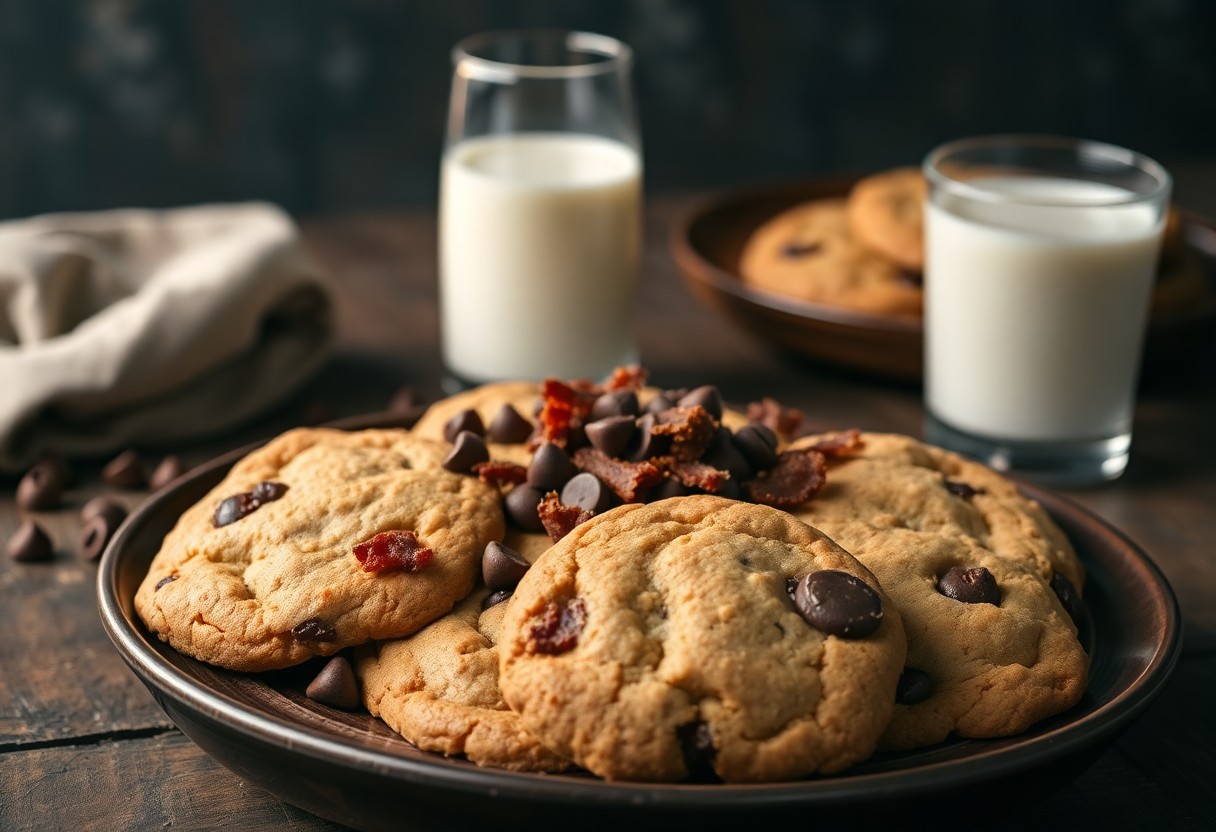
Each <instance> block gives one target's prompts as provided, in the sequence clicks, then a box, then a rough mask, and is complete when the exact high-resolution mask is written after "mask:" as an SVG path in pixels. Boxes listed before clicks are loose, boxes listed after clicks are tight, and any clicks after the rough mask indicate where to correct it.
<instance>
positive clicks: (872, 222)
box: [845, 168, 929, 273]
mask: <svg viewBox="0 0 1216 832" xmlns="http://www.w3.org/2000/svg"><path fill="white" fill-rule="evenodd" d="M928 194H929V187H928V185H927V184H926V182H925V176H924V174H923V173H921V171H920V169H919V168H895V169H894V170H889V171H884V172H882V173H876V174H874V175H872V176H867V177H866V178H865V179H862V180H861V181H860V182H858V183H857V184H856V185H854V186H853V189H852V190H851V191H849V198H848V204H847V206H846V209H845V210H846V212H847V214H848V223H849V229H850V230H851V231H852V232H853V236H855V237H856V238H857V239H858V240H859V241H860V242H861V244H862V245H864V246H866V247H867V248H869V249H871V250H872V251H875V252H877V253H878V254H881V255H882V256H883V257H885V258H887V259H888V260H891V261H893V262H894V263H896V264H897V265H899V266H902V267H903V268H905V269H908V270H909V271H912V272H916V273H920V272H923V271H924V269H925V199H926V198H927V197H928Z"/></svg>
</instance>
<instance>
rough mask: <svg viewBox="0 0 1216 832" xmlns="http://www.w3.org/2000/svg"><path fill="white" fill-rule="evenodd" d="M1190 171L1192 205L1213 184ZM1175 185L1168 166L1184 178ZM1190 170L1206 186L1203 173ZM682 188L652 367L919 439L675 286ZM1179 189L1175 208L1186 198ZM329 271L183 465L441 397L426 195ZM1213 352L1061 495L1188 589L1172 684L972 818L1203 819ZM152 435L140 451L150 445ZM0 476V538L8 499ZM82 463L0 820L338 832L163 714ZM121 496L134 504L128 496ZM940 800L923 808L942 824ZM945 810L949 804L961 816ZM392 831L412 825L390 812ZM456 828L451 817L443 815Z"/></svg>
mask: <svg viewBox="0 0 1216 832" xmlns="http://www.w3.org/2000/svg"><path fill="white" fill-rule="evenodd" d="M1205 173H1207V174H1208V176H1207V178H1205V179H1199V180H1194V179H1193V180H1191V181H1192V183H1193V184H1192V186H1191V190H1190V191H1187V190H1186V189H1185V188H1184V187H1180V188H1179V192H1180V194H1182V193H1191V194H1193V196H1194V198H1193V199H1192V202H1191V203H1190V207H1193V208H1197V209H1200V210H1206V211H1207V212H1208V213H1209V214H1211V213H1216V205H1202V204H1195V202H1199V201H1202V199H1203V198H1207V199H1212V197H1211V196H1208V195H1210V194H1212V193H1213V191H1212V190H1210V189H1207V188H1206V185H1210V184H1211V180H1212V178H1213V177H1211V176H1210V171H1206V172H1205ZM1183 184H1184V182H1183V180H1182V179H1181V177H1180V186H1181V185H1183ZM1200 184H1204V185H1205V187H1200ZM686 204H687V200H683V199H677V198H664V199H658V200H652V201H651V204H650V205H649V208H648V217H647V241H648V244H647V249H646V261H645V265H644V278H645V279H644V282H643V289H642V303H641V312H640V314H639V338H640V343H641V348H642V352H643V360H644V362H645V363H646V365H647V366H648V367H649V369H650V370H651V371H652V379H653V380H654V381H655V382H656V383H658V384H660V385H669V386H685V385H690V384H698V383H704V382H709V381H712V382H713V383H716V384H717V385H718V386H719V387H720V388H721V389H722V390H723V392H724V393H725V394H726V396H727V397H728V398H729V399H731V400H737V401H746V400H749V399H752V398H758V397H759V396H761V395H765V394H771V395H775V396H777V397H778V398H780V399H781V400H783V401H784V402H785V403H787V404H789V405H792V406H796V407H800V408H801V409H803V410H804V411H805V412H806V413H807V414H808V415H809V416H810V417H811V418H813V419H815V420H817V421H823V422H827V423H835V424H841V425H853V426H858V427H862V428H866V429H877V430H891V431H900V432H906V433H910V434H913V435H919V434H920V432H921V422H922V419H923V416H924V410H923V408H922V404H921V397H920V390H919V389H918V388H917V387H915V386H911V385H901V384H895V383H890V382H883V381H876V380H872V379H865V378H860V377H854V376H852V375H850V374H848V373H843V372H838V371H833V370H829V369H825V368H822V367H816V366H813V365H810V364H807V363H804V362H799V361H796V360H793V359H790V358H788V357H785V356H782V355H778V354H776V353H775V352H773V351H771V350H769V349H767V348H766V347H765V346H764V345H762V344H761V343H759V342H758V341H757V340H755V339H754V338H752V337H751V336H749V335H748V334H746V333H745V332H743V331H741V330H739V329H737V328H736V327H735V326H733V325H732V324H730V323H728V322H726V321H725V320H724V319H721V318H719V317H717V315H716V314H715V313H713V312H711V311H709V310H707V309H705V308H703V307H701V306H700V305H699V304H698V303H697V302H696V301H695V300H694V299H693V297H692V296H691V295H690V294H689V292H688V291H687V290H686V289H685V287H684V286H683V284H682V283H681V281H680V279H679V277H678V274H677V272H676V269H675V266H674V264H673V263H672V261H671V259H670V258H669V256H668V253H667V248H666V232H667V228H668V226H669V224H670V222H671V220H672V218H673V216H674V215H675V213H676V212H677V211H678V210H679V209H681V208H682V207H684V206H685V205H686ZM1184 204H1187V203H1185V202H1184ZM305 233H306V237H307V240H308V242H309V244H310V245H311V246H312V248H313V249H314V251H315V253H316V254H317V255H318V257H319V258H320V260H321V261H322V262H323V263H324V264H325V265H326V266H327V267H328V269H329V270H330V272H331V273H332V274H333V275H334V277H335V279H336V280H335V283H336V287H337V310H338V321H339V327H340V338H339V344H338V347H337V350H336V352H335V354H334V357H333V360H332V362H331V363H330V365H329V366H328V367H327V368H326V369H325V370H324V371H322V372H321V373H320V375H319V376H318V377H317V378H316V379H315V381H314V382H313V383H312V384H311V385H310V386H309V387H308V389H307V390H305V391H304V392H303V393H301V394H300V395H299V396H298V397H296V398H295V399H293V400H292V401H290V402H288V403H286V404H285V405H284V406H282V407H281V408H280V409H278V410H277V411H276V412H274V413H272V414H269V415H267V416H266V417H265V418H263V419H262V420H261V421H260V422H259V423H258V424H254V425H250V426H248V427H247V428H246V429H244V430H242V431H241V432H240V433H239V434H229V435H225V436H220V437H215V438H214V439H212V440H209V441H207V442H202V443H198V444H195V445H192V446H190V447H183V448H175V449H173V450H174V451H175V452H177V453H178V454H179V455H181V456H182V457H183V458H184V459H185V460H186V462H187V463H189V464H196V463H199V462H202V461H204V460H206V459H208V458H210V457H212V456H214V455H215V454H217V453H219V452H222V451H225V450H228V449H230V448H233V447H237V446H239V445H241V444H243V443H244V442H246V441H248V440H250V439H253V438H261V437H264V436H268V435H271V434H273V433H275V432H278V431H280V430H282V429H284V428H286V427H289V426H291V425H293V424H298V423H300V422H302V421H303V420H305V419H306V418H307V416H308V415H311V416H313V417H315V416H316V415H317V414H318V413H319V412H321V411H319V410H318V408H317V405H322V406H323V407H324V409H328V411H329V413H330V414H331V415H333V416H346V415H353V414H358V413H363V412H370V411H374V410H379V409H381V408H382V407H383V405H384V404H385V403H386V401H387V400H388V398H389V397H390V395H391V394H392V393H393V391H395V390H396V389H397V388H398V387H400V386H401V385H404V384H407V383H408V384H413V385H414V386H415V387H416V388H417V389H418V390H419V391H420V392H421V393H422V394H424V395H426V396H429V397H434V396H437V395H438V394H439V387H438V385H439V379H440V368H439V361H438V330H437V326H438V325H437V315H436V288H435V278H434V274H435V242H434V241H435V223H434V218H433V216H432V215H431V214H428V213H418V214H399V215H393V216H383V215H380V216H359V217H349V218H334V219H325V220H318V221H312V222H308V223H306V224H305ZM1214 359H1216V351H1213V350H1211V349H1209V350H1207V351H1206V353H1205V354H1204V355H1202V356H1196V360H1195V361H1194V363H1193V364H1192V365H1191V367H1190V368H1189V371H1185V372H1180V373H1178V374H1177V375H1175V376H1173V377H1170V378H1167V379H1156V380H1150V383H1147V384H1146V385H1145V386H1144V389H1143V390H1142V393H1141V397H1140V400H1139V402H1138V406H1137V410H1136V421H1135V442H1134V447H1133V457H1132V462H1131V465H1130V467H1129V469H1128V471H1127V473H1126V475H1125V476H1124V477H1123V478H1122V479H1121V480H1120V481H1118V482H1116V483H1114V484H1112V485H1109V486H1106V487H1103V488H1099V489H1094V490H1084V491H1067V492H1064V493H1065V494H1066V495H1067V496H1069V497H1072V498H1073V499H1075V500H1077V501H1078V502H1080V503H1082V504H1083V505H1085V506H1087V507H1088V508H1090V509H1092V510H1093V511H1094V512H1096V513H1097V514H1099V515H1100V516H1102V517H1103V518H1105V519H1106V520H1108V521H1109V522H1111V523H1112V524H1114V525H1115V526H1117V527H1119V528H1120V529H1122V530H1123V531H1124V532H1126V533H1127V535H1128V536H1130V537H1131V538H1132V539H1133V540H1135V541H1136V542H1137V543H1139V544H1140V546H1141V547H1143V548H1144V549H1145V550H1146V551H1147V552H1148V553H1149V554H1150V555H1151V556H1152V557H1153V559H1154V560H1155V561H1156V562H1157V563H1158V564H1159V565H1160V567H1161V568H1162V569H1163V570H1164V572H1165V573H1166V575H1167V576H1168V578H1169V580H1170V581H1171V583H1172V585H1173V587H1174V589H1175V591H1176V593H1177V595H1178V598H1179V600H1180V603H1181V607H1182V612H1183V618H1184V621H1185V642H1184V654H1183V658H1182V660H1181V662H1180V663H1179V665H1178V667H1177V669H1176V671H1175V673H1174V675H1173V677H1172V680H1171V682H1170V684H1169V686H1168V688H1167V689H1166V690H1165V691H1164V692H1163V693H1162V695H1161V696H1160V698H1159V699H1158V700H1157V701H1156V702H1155V703H1154V704H1153V705H1152V706H1151V708H1150V709H1149V710H1148V711H1147V712H1146V713H1144V714H1143V715H1142V716H1141V717H1140V718H1139V719H1138V721H1136V722H1135V723H1134V724H1133V725H1132V727H1131V728H1130V729H1129V730H1127V731H1126V733H1124V734H1123V736H1122V737H1121V738H1120V739H1119V740H1118V741H1117V742H1116V743H1115V744H1114V745H1113V747H1111V748H1110V749H1109V750H1108V751H1107V752H1106V753H1105V754H1104V755H1103V756H1101V757H1100V758H1099V759H1098V760H1097V761H1096V762H1095V763H1094V764H1093V766H1092V767H1091V768H1089V769H1088V770H1087V771H1085V772H1084V773H1082V774H1081V775H1080V776H1079V777H1078V778H1077V779H1076V780H1075V781H1074V782H1072V783H1069V784H1067V785H1064V786H1063V787H1062V788H1061V789H1060V790H1059V791H1058V792H1057V793H1055V794H1053V795H1051V796H1049V797H1045V798H1038V799H1035V800H1033V801H1030V802H1029V803H1028V802H1027V801H1024V800H1021V799H1019V798H1018V796H1016V795H1012V796H1011V795H1008V794H1001V795H994V798H993V808H992V812H991V814H990V815H989V817H988V819H987V820H986V821H976V820H975V819H974V818H967V819H961V820H965V821H966V825H968V827H969V828H987V827H985V823H987V822H989V821H990V826H991V828H996V829H1017V828H1021V827H1022V826H1024V825H1027V824H1029V823H1033V824H1034V825H1035V826H1039V827H1041V828H1044V829H1069V830H1073V829H1076V828H1078V827H1087V828H1099V829H1141V828H1150V827H1153V828H1158V827H1160V828H1166V829H1175V830H1183V829H1195V830H1199V829H1207V830H1210V829H1216V798H1213V796H1212V795H1213V794H1214V791H1213V785H1212V784H1213V783H1214V782H1216V708H1214V707H1213V706H1212V703H1213V702H1214V701H1216V700H1214V699H1213V693H1212V691H1213V690H1216V546H1214V541H1216V466H1214V465H1213V460H1214V459H1216V431H1214V430H1213V426H1214V425H1216V371H1214V370H1213V367H1216V360H1214ZM163 453H164V449H146V453H145V459H147V460H148V461H149V462H155V461H156V459H157V458H158V455H160V454H163ZM14 484H15V481H14V480H13V479H11V478H10V479H8V480H4V481H3V492H4V493H3V496H0V540H7V539H8V537H9V535H10V534H12V532H13V531H14V530H15V529H16V527H17V525H18V523H19V521H20V518H21V514H20V512H19V511H18V510H17V508H16V506H15V504H14V502H13V499H12V493H13V485H14ZM102 490H103V489H102V488H101V486H100V485H99V479H98V470H97V467H96V466H93V467H91V468H90V467H85V468H84V469H83V470H82V476H81V479H80V482H79V484H78V485H77V486H76V487H75V488H74V489H73V490H71V491H70V492H69V494H68V495H67V498H66V500H65V503H64V507H63V508H62V509H61V510H58V511H53V512H43V513H39V515H38V519H39V520H40V521H41V522H42V523H43V524H44V525H45V526H46V527H47V528H48V530H49V531H50V533H51V535H52V537H53V539H54V542H55V544H56V554H55V557H54V560H53V561H52V562H50V563H41V564H22V563H15V562H12V561H11V560H10V559H8V558H0V829H2V830H20V829H39V830H41V829H71V830H91V829H98V830H115V829H159V828H162V827H172V828H175V829H200V828H201V829H206V828H213V827H219V826H223V827H224V828H226V829H228V830H231V832H236V831H237V830H255V829H256V830H271V829H292V830H321V829H337V828H339V827H337V826H335V825H334V824H332V823H329V822H327V821H324V820H321V819H319V818H316V817H314V816H312V815H309V814H308V813H306V812H304V811H302V810H299V809H296V808H294V807H292V806H290V805H287V804H285V803H283V802H282V801H280V800H279V799H278V798H276V797H275V796H273V795H271V794H268V793H266V792H264V791H262V790H261V789H259V788H257V787H255V786H253V785H250V784H248V783H245V782H242V781H241V780H240V779H238V778H237V777H236V776H235V775H233V774H231V773H229V772H228V771H227V770H225V769H223V768H222V767H220V766H219V765H218V764H217V763H215V762H214V761H212V760H211V759H210V758H209V757H208V756H207V755H206V754H205V753H204V752H203V751H201V750H200V749H199V748H198V747H196V746H195V745H194V744H193V743H192V742H191V741H190V740H189V739H187V738H186V737H185V736H184V735H182V734H181V733H180V732H179V731H178V730H177V729H176V728H175V727H174V726H173V724H172V723H171V722H170V721H169V720H168V719H167V718H166V717H165V715H164V713H163V712H162V711H161V710H160V708H159V707H158V706H157V704H156V702H155V701H154V700H153V698H152V697H151V695H149V693H148V692H147V690H146V689H145V688H144V687H143V686H142V685H141V684H140V683H139V682H138V681H137V680H136V678H135V676H134V675H133V674H132V673H131V672H130V671H129V670H128V669H127V667H126V666H125V665H124V664H123V662H122V660H121V659H120V658H119V656H118V654H117V653H116V652H115V650H114V649H113V647H112V646H111V644H110V642H109V641H108V640H107V638H106V636H105V634H104V633H103V632H102V629H101V625H100V623H99V620H98V615H97V610H96V592H95V579H96V566H95V565H94V564H92V563H87V562H84V561H82V560H81V559H80V558H79V556H78V555H77V551H78V545H77V543H76V536H77V533H78V528H79V525H78V519H77V518H78V512H79V508H80V506H81V505H82V504H83V502H84V501H85V500H86V499H88V498H89V497H90V496H92V495H94V494H97V493H101V492H102ZM122 496H123V499H125V500H126V501H127V502H128V504H129V505H132V506H133V505H135V504H137V503H138V502H139V501H140V500H141V499H142V497H143V496H144V494H143V493H141V492H128V493H126V494H124V495H122ZM948 809H949V807H943V813H942V814H940V815H939V816H938V817H937V818H933V819H915V818H909V824H908V825H909V826H911V827H916V826H918V824H919V822H920V821H922V820H931V821H933V822H934V823H935V824H937V825H939V826H940V825H946V826H949V825H952V824H950V823H949V822H948V821H949V811H948ZM956 820H960V819H956ZM402 828H410V827H409V826H408V822H407V821H405V820H403V827H402ZM450 828H460V825H459V824H457V823H454V824H453V825H452V826H451V827H450Z"/></svg>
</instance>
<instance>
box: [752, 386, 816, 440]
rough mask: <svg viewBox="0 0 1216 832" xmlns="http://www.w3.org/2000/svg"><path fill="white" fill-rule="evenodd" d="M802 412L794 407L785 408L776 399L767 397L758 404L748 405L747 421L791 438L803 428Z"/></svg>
mask: <svg viewBox="0 0 1216 832" xmlns="http://www.w3.org/2000/svg"><path fill="white" fill-rule="evenodd" d="M802 419H803V416H802V411H801V410H797V409H796V408H792V407H784V406H782V404H781V402H779V401H777V400H776V399H773V398H769V397H768V396H765V397H764V398H763V399H761V400H760V401H758V402H749V403H748V405H747V420H748V421H749V422H759V423H760V424H762V425H764V426H765V427H767V428H768V429H769V430H771V431H774V432H775V433H777V434H779V435H781V436H784V437H786V438H789V437H791V436H794V435H795V434H797V433H798V428H799V427H801V426H802Z"/></svg>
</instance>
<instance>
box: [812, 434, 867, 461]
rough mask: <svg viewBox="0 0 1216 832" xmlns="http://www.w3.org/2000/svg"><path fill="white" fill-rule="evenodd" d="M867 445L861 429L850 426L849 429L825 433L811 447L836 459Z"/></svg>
mask: <svg viewBox="0 0 1216 832" xmlns="http://www.w3.org/2000/svg"><path fill="white" fill-rule="evenodd" d="M865 446H866V443H865V440H863V439H862V438H861V431H860V430H858V429H857V428H849V429H848V430H838V431H836V432H835V433H825V434H824V435H823V436H822V437H821V438H820V439H819V441H817V442H815V443H814V444H813V445H810V446H809V447H810V449H811V450H815V451H819V453H821V454H823V455H824V456H826V457H830V458H832V459H836V458H838V457H842V456H848V455H849V454H851V453H853V452H854V451H859V450H861V449H862V448H864V447H865Z"/></svg>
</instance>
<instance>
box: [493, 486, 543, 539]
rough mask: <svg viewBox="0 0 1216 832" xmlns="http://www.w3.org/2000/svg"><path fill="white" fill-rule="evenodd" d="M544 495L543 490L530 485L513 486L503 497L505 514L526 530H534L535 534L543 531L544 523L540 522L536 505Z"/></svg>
mask: <svg viewBox="0 0 1216 832" xmlns="http://www.w3.org/2000/svg"><path fill="white" fill-rule="evenodd" d="M544 496H545V492H543V491H541V490H540V489H537V488H533V487H532V486H530V485H527V484H522V485H517V486H515V487H514V488H512V489H511V490H510V491H508V492H507V496H506V497H504V498H503V504H504V505H505V506H506V509H507V516H508V517H510V518H511V522H513V523H514V524H515V525H516V526H518V527H519V528H521V529H523V530H524V531H526V532H536V533H537V534H540V533H542V532H544V530H545V525H544V524H543V523H541V522H540V515H539V514H537V512H536V507H537V506H538V505H540V501H541V500H542V499H544Z"/></svg>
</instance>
